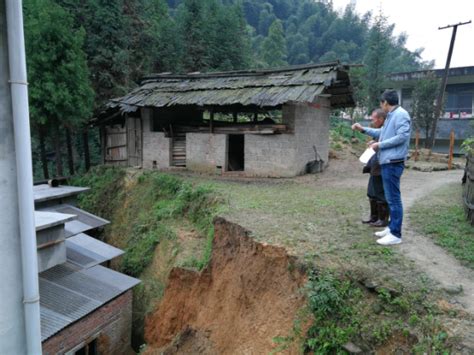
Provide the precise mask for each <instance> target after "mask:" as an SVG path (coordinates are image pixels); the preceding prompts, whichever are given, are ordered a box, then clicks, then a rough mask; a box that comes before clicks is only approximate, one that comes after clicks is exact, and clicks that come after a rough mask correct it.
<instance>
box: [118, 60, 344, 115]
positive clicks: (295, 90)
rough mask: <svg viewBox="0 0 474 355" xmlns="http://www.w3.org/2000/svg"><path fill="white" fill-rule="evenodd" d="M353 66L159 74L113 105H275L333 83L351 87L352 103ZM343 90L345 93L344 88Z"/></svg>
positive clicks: (308, 98) (306, 98) (303, 98)
mask: <svg viewBox="0 0 474 355" xmlns="http://www.w3.org/2000/svg"><path fill="white" fill-rule="evenodd" d="M347 69H348V67H345V66H341V65H340V64H339V63H338V62H334V63H326V64H319V65H307V66H299V67H292V68H291V67H290V68H284V69H280V70H260V71H238V72H226V73H208V74H188V75H154V76H149V77H147V78H145V79H144V80H143V82H142V85H141V86H140V87H138V88H136V89H135V90H133V91H132V92H130V93H129V94H127V95H125V96H123V97H121V98H117V99H113V100H111V102H110V104H109V108H117V107H118V108H120V109H121V110H122V111H124V112H129V111H132V110H133V107H145V106H148V107H166V106H176V105H197V106H226V105H234V104H239V105H244V106H248V105H256V106H260V107H275V106H279V105H282V104H284V103H286V102H314V100H315V98H316V97H317V96H318V95H320V94H321V93H323V92H324V91H325V90H326V89H327V88H330V87H333V86H338V87H339V88H341V87H342V88H344V87H345V88H347V90H346V91H345V92H344V91H343V92H342V95H343V96H344V95H345V96H347V97H346V99H345V101H343V102H345V103H347V104H349V105H350V104H352V103H353V99H352V92H351V88H350V82H349V77H348V75H347ZM338 95H339V96H341V93H339V94H338Z"/></svg>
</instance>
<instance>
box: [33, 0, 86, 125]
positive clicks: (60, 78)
mask: <svg viewBox="0 0 474 355" xmlns="http://www.w3.org/2000/svg"><path fill="white" fill-rule="evenodd" d="M84 38H85V32H84V30H83V29H74V28H73V18H72V17H71V16H70V15H69V14H68V13H67V11H65V10H64V9H63V8H62V7H61V6H59V5H57V4H56V3H54V2H53V1H51V0H41V1H40V0H27V1H26V2H25V43H26V53H27V56H26V58H27V67H28V81H29V82H30V86H29V97H30V104H31V108H30V114H31V119H32V122H33V126H35V124H36V125H61V126H63V127H64V126H72V127H78V126H81V125H82V124H83V123H84V122H85V120H87V119H88V118H89V115H90V113H91V104H92V99H93V91H92V88H91V86H90V82H89V71H88V68H87V62H86V56H85V54H84V52H83V50H82V47H83V43H84Z"/></svg>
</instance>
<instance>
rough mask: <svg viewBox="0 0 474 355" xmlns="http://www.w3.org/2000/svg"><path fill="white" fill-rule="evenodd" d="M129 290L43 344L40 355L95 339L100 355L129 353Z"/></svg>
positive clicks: (69, 348)
mask: <svg viewBox="0 0 474 355" xmlns="http://www.w3.org/2000/svg"><path fill="white" fill-rule="evenodd" d="M131 334H132V291H131V290H129V291H127V292H125V293H123V294H122V295H120V296H118V297H117V298H115V299H113V300H112V301H110V302H109V303H107V304H105V305H104V306H102V307H100V308H99V309H97V310H96V311H94V312H92V313H90V314H89V315H87V316H86V317H84V318H82V319H80V320H79V321H77V322H75V323H73V324H71V325H70V326H68V327H67V328H64V329H63V330H61V331H60V332H59V333H57V334H55V335H53V336H52V337H51V338H49V339H47V340H46V341H45V342H44V343H43V354H44V355H53V354H64V353H66V352H68V351H71V350H77V348H78V347H82V346H83V345H85V344H86V343H88V342H90V341H91V340H93V339H94V338H97V345H98V351H99V354H114V355H115V354H117V355H119V354H129V353H131V346H130V344H131Z"/></svg>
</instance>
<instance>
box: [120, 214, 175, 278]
mask: <svg viewBox="0 0 474 355" xmlns="http://www.w3.org/2000/svg"><path fill="white" fill-rule="evenodd" d="M135 223H136V224H134V227H133V233H132V235H131V236H130V237H129V239H128V242H127V248H126V249H125V256H124V257H123V260H122V267H121V269H122V271H123V272H125V273H126V274H128V275H131V276H136V277H138V276H140V274H141V273H142V271H143V270H144V269H145V268H146V267H147V266H148V265H149V264H150V263H151V261H152V260H153V257H154V254H155V247H156V246H157V245H158V243H159V242H160V241H161V240H162V239H164V238H167V239H173V238H175V235H174V233H173V231H172V230H171V229H170V228H169V227H167V226H166V225H164V224H162V223H159V221H158V220H156V219H153V218H152V217H150V215H148V214H144V215H142V216H141V218H140V220H138V221H136V222H135Z"/></svg>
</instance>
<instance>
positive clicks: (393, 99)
mask: <svg viewBox="0 0 474 355" xmlns="http://www.w3.org/2000/svg"><path fill="white" fill-rule="evenodd" d="M384 101H387V103H388V104H389V105H390V106H395V105H398V93H397V92H396V91H395V90H390V89H389V90H385V91H384V92H383V94H382V95H381V96H380V102H384Z"/></svg>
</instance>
